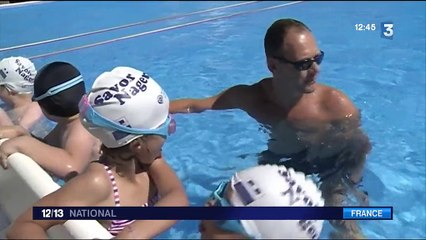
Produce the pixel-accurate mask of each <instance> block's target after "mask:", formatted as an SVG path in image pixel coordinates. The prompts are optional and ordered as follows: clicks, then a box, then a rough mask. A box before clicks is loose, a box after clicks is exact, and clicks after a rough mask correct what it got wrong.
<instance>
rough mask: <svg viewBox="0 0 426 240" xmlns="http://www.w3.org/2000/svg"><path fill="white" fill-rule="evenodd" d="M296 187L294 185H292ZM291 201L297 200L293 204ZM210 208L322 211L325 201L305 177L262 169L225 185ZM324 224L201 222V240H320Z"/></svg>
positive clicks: (278, 169) (245, 172) (251, 170)
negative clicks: (273, 207) (236, 207)
mask: <svg viewBox="0 0 426 240" xmlns="http://www.w3.org/2000/svg"><path fill="white" fill-rule="evenodd" d="M292 183H294V184H292ZM291 197H294V198H296V199H298V200H297V201H294V202H292V201H291ZM207 206H210V207H212V206H216V207H223V206H256V207H262V206H265V207H266V206H275V207H278V206H280V207H291V206H294V207H297V206H305V207H307V206H316V207H323V206H324V199H323V198H322V196H321V192H320V191H319V189H318V188H317V186H316V185H315V183H314V182H313V181H312V180H310V179H308V178H306V177H305V174H303V173H301V172H295V171H294V170H293V169H291V168H290V169H287V168H286V167H284V166H277V165H261V166H256V167H252V168H249V169H246V170H243V171H240V172H238V173H236V174H234V176H232V178H231V179H230V180H229V181H226V182H222V183H221V184H220V185H219V186H218V187H217V189H216V190H215V191H214V192H213V194H212V196H211V198H210V199H209V201H208V202H207ZM323 222H324V221H323V220H306V221H305V220H300V221H299V220H239V221H238V220H226V221H201V223H200V227H199V230H200V233H201V238H202V239H300V238H303V239H317V238H319V236H320V234H321V231H322V226H323Z"/></svg>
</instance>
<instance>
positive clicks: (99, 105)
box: [80, 67, 170, 148]
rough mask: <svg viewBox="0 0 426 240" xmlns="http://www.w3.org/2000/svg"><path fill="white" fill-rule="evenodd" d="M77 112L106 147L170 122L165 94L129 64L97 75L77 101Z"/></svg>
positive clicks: (118, 144)
mask: <svg viewBox="0 0 426 240" xmlns="http://www.w3.org/2000/svg"><path fill="white" fill-rule="evenodd" d="M85 98H86V99H85ZM84 101H86V103H84ZM88 105H89V107H88ZM88 109H89V111H88ZM92 110H93V111H94V112H93V111H92ZM90 111H92V112H91V113H90ZM80 114H81V120H82V123H83V125H84V126H85V127H86V129H87V130H88V131H89V132H90V133H91V134H92V135H94V136H95V137H97V138H99V139H100V140H101V141H102V143H103V144H104V145H105V146H106V147H108V148H117V147H121V146H124V145H126V144H128V143H130V142H131V141H133V140H134V139H136V138H138V137H140V136H142V135H144V134H142V133H143V132H147V133H146V134H149V132H150V131H151V132H155V131H157V130H158V129H164V125H165V124H167V125H168V126H166V128H167V127H169V125H170V124H169V123H170V121H169V120H170V116H169V98H168V97H167V94H166V93H165V92H164V90H163V89H162V88H161V87H160V85H158V83H157V82H156V81H155V80H154V79H152V78H151V77H150V76H148V75H147V74H146V73H144V72H142V71H139V70H136V69H134V68H130V67H116V68H114V69H113V70H112V71H111V72H104V73H102V74H101V75H100V76H99V77H98V78H96V80H95V81H94V83H93V86H92V90H91V91H90V92H89V93H88V95H87V96H85V97H83V99H82V101H81V102H80ZM105 119H106V121H105ZM108 121H110V122H109V123H108ZM123 127H124V128H126V129H124V130H123V129H122V128H123ZM166 131H167V129H166Z"/></svg>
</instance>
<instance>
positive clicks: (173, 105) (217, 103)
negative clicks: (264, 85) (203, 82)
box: [169, 85, 251, 113]
mask: <svg viewBox="0 0 426 240" xmlns="http://www.w3.org/2000/svg"><path fill="white" fill-rule="evenodd" d="M250 87H251V86H249V85H236V86H233V87H231V88H228V89H226V90H224V91H222V92H221V93H219V94H217V95H215V96H211V97H207V98H199V99H195V98H186V99H177V100H174V101H171V102H170V107H169V109H170V113H200V112H203V111H206V110H224V109H234V108H241V106H242V105H244V104H245V101H246V100H245V99H247V97H248V96H247V92H248V91H249V90H250Z"/></svg>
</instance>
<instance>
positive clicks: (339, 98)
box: [320, 84, 358, 116]
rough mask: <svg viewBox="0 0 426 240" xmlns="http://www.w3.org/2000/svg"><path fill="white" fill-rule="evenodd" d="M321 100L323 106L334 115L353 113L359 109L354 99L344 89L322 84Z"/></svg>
mask: <svg viewBox="0 0 426 240" xmlns="http://www.w3.org/2000/svg"><path fill="white" fill-rule="evenodd" d="M320 88H321V101H322V103H323V104H322V105H323V107H324V108H325V109H326V110H327V112H329V113H330V114H332V115H338V116H340V115H344V116H346V115H351V114H355V113H356V112H357V111H358V110H357V108H356V106H355V105H354V103H353V102H352V100H351V99H350V98H349V97H348V95H346V94H345V93H344V92H343V91H342V90H339V89H337V88H334V87H331V86H327V85H323V84H322V85H321V86H320Z"/></svg>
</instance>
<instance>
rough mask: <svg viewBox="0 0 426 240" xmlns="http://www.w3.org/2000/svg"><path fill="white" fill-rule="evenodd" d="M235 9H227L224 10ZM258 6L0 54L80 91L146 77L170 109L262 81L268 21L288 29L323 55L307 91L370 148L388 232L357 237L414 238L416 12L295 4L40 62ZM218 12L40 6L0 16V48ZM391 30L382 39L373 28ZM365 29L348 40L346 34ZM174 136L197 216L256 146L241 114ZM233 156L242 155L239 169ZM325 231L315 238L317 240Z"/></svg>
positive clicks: (190, 230)
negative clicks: (128, 75)
mask: <svg viewBox="0 0 426 240" xmlns="http://www.w3.org/2000/svg"><path fill="white" fill-rule="evenodd" d="M233 3H237V2H233ZM285 3H286V2H261V3H254V4H247V5H244V6H240V7H235V8H228V9H224V10H218V11H213V12H208V13H202V14H198V15H194V16H189V17H184V18H179V19H173V20H167V21H161V22H156V23H152V24H146V25H141V26H137V27H132V28H126V29H121V30H118V31H114V32H105V33H102V34H97V35H90V36H86V37H81V38H75V39H71V40H67V41H61V42H54V43H51V44H41V45H38V46H33V47H29V48H23V49H16V50H9V51H0V57H1V58H3V57H7V56H10V55H23V56H27V57H31V56H36V58H34V62H35V64H36V66H37V67H41V66H42V65H44V64H46V63H48V62H50V61H57V60H61V61H69V62H71V63H73V64H75V65H76V66H77V67H78V68H79V69H80V70H81V71H82V73H83V75H84V76H85V79H86V83H87V86H90V85H91V83H92V82H93V80H94V78H95V77H96V76H97V75H99V74H100V73H102V72H103V71H107V70H110V69H112V68H113V67H116V66H119V65H121V66H123V65H124V66H131V67H135V68H139V69H141V70H144V71H146V72H147V73H149V74H150V75H151V76H152V77H153V78H154V79H156V80H157V81H158V82H159V83H160V84H161V85H162V86H163V87H164V88H165V90H166V92H167V93H168V95H169V97H170V98H171V99H174V98H182V97H207V96H210V95H213V94H216V93H218V92H219V91H221V90H223V89H224V88H227V87H230V86H232V85H235V84H240V83H243V84H251V83H254V82H256V81H258V80H259V79H261V78H263V77H266V76H269V75H270V74H269V72H268V70H267V68H266V64H265V58H264V52H263V37H264V34H265V31H266V29H267V28H268V27H269V25H270V24H271V23H272V22H273V21H275V20H276V19H279V18H287V17H289V18H297V19H299V20H301V21H303V22H304V23H305V24H307V25H308V26H309V27H310V28H311V30H312V31H313V33H314V34H315V36H316V38H317V41H318V45H319V47H320V48H321V49H322V50H323V51H324V52H325V58H324V61H323V64H322V65H321V74H320V78H319V81H320V82H322V83H325V84H328V85H331V86H334V87H336V88H338V89H340V90H342V91H343V92H345V93H346V94H347V95H348V96H349V97H350V98H351V99H352V100H353V101H354V102H355V104H356V105H357V106H358V107H359V108H360V109H361V110H362V121H363V129H364V130H365V131H366V133H367V134H368V135H369V137H370V138H371V141H372V142H373V150H372V152H371V154H370V155H369V157H368V163H367V170H366V173H365V177H364V187H365V188H366V190H368V192H369V195H370V204H371V205H373V206H374V205H376V206H377V205H378V206H393V207H394V219H393V220H392V221H364V222H362V223H361V226H362V228H363V230H364V232H365V234H366V235H367V237H368V238H424V237H426V223H425V219H426V208H425V204H424V203H425V201H426V189H425V188H426V179H425V45H426V43H425V30H424V29H425V7H426V3H425V2H386V3H384V2H303V3H297V4H293V5H288V6H284V7H281V8H276V9H273V10H268V11H263V12H256V13H251V14H246V15H239V16H234V17H229V18H221V19H218V20H216V21H209V22H205V23H201V24H196V25H192V26H187V27H182V28H176V29H171V30H167V31H161V32H157V33H153V34H148V35H144V36H141V37H137V38H132V39H128V40H123V41H116V42H112V43H109V44H104V45H100V46H96V47H92V48H84V49H80V50H75V51H69V52H66V53H62V54H56V55H51V56H45V57H37V56H38V55H42V54H46V53H54V52H56V51H60V50H63V49H69V48H73V47H78V46H82V45H86V44H92V43H96V42H100V41H105V40H109V39H113V38H116V37H123V36H128V35H131V34H136V33H141V32H146V31H151V30H156V29H161V28H165V27H169V26H175V25H178V24H182V23H188V22H193V21H197V20H201V19H207V18H213V17H217V16H222V15H229V14H233V13H236V12H240V11H247V10H253V9H260V8H264V7H269V6H276V5H280V4H285ZM230 4H231V3H227V2H99V3H98V2H96V3H95V2H51V3H43V4H35V5H29V6H21V7H14V8H4V9H0V36H1V38H0V48H5V47H9V46H14V45H20V44H25V43H31V42H37V41H42V40H46V39H52V38H58V37H62V36H67V35H72V34H78V33H82V32H87V31H93V30H98V29H102V28H108V27H114V26H118V25H121V24H127V23H133V22H137V21H142V20H146V19H155V18H161V17H167V16H170V15H174V14H182V13H188V12H193V11H198V10H203V9H209V8H214V7H218V6H225V5H230ZM384 21H392V22H393V23H394V36H393V39H392V40H390V39H385V38H382V37H381V36H380V32H381V27H380V23H381V22H384ZM358 23H362V24H375V26H376V30H374V31H356V30H355V24H358ZM175 118H176V120H177V124H178V125H177V134H175V135H174V136H173V137H171V138H170V140H169V141H168V143H167V144H166V146H165V149H164V154H165V157H166V159H167V160H168V161H169V163H170V164H171V166H172V167H173V168H174V169H175V170H176V171H177V173H178V175H179V177H180V178H181V179H182V181H183V183H184V185H185V188H186V190H187V193H188V195H189V198H190V201H191V204H193V205H202V204H203V203H204V201H205V199H206V197H207V196H208V195H209V194H210V192H211V191H212V190H214V188H215V187H216V185H217V184H218V183H219V182H220V181H221V180H224V179H227V178H229V177H230V176H231V175H232V174H233V173H234V172H235V171H237V170H241V169H243V168H246V167H250V166H254V165H255V164H256V163H257V160H256V158H255V157H254V154H256V153H258V152H260V151H262V150H265V147H266V141H267V135H266V134H265V133H264V132H263V131H262V130H261V128H260V126H259V125H258V124H257V123H256V122H255V121H254V120H253V119H251V118H250V117H249V116H247V115H246V114H245V113H243V112H242V111H238V110H232V111H231V110H229V111H221V112H205V113H202V114H192V115H176V116H175ZM241 155H246V156H247V157H245V158H243V157H241ZM197 224H198V223H197V221H181V222H179V223H178V224H177V225H175V226H174V227H173V228H172V229H171V230H170V231H167V232H166V233H164V234H162V235H161V236H160V238H168V239H178V238H198V237H199V233H198V226H197ZM329 231H330V226H329V225H328V224H326V225H325V229H324V231H323V233H322V235H321V236H322V237H323V238H325V237H327V236H328V233H329Z"/></svg>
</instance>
